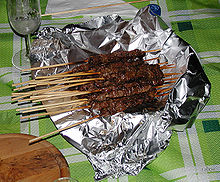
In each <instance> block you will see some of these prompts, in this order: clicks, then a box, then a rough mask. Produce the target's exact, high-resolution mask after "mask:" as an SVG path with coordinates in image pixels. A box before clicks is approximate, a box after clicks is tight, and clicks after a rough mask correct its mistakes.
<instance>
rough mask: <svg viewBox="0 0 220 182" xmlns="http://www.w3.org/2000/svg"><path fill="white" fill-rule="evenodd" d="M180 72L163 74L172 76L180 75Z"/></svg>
mask: <svg viewBox="0 0 220 182" xmlns="http://www.w3.org/2000/svg"><path fill="white" fill-rule="evenodd" d="M181 74H182V73H164V74H163V75H164V76H165V77H166V76H167V77H168V76H173V75H181Z"/></svg>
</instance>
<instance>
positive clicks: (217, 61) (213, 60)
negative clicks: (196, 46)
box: [201, 57, 220, 64]
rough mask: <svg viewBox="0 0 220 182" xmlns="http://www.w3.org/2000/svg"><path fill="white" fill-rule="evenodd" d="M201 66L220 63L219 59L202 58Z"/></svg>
mask: <svg viewBox="0 0 220 182" xmlns="http://www.w3.org/2000/svg"><path fill="white" fill-rule="evenodd" d="M201 63H202V64H209V63H220V57H211V58H204V59H203V58H202V59H201Z"/></svg>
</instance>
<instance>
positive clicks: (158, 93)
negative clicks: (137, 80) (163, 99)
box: [157, 88, 172, 94]
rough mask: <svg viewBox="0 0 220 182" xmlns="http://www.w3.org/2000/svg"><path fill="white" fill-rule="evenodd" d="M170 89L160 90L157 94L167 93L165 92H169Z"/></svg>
mask: <svg viewBox="0 0 220 182" xmlns="http://www.w3.org/2000/svg"><path fill="white" fill-rule="evenodd" d="M171 89H172V88H165V89H162V90H159V91H158V92H157V93H158V94H160V93H162V92H167V91H170V90H171Z"/></svg>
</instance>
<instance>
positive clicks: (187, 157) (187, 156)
mask: <svg viewBox="0 0 220 182" xmlns="http://www.w3.org/2000/svg"><path fill="white" fill-rule="evenodd" d="M178 139H179V144H180V150H181V154H182V157H183V162H184V170H183V171H184V173H185V175H186V179H187V181H188V182H195V181H197V176H196V168H195V166H194V163H193V159H192V155H191V153H190V149H189V143H188V140H187V136H186V132H185V131H184V132H178Z"/></svg>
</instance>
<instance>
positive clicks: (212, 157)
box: [0, 0, 220, 182]
mask: <svg viewBox="0 0 220 182" xmlns="http://www.w3.org/2000/svg"><path fill="white" fill-rule="evenodd" d="M131 1H133V0H124V1H123V0H81V1H72V0H40V6H41V14H42V15H44V14H47V16H42V21H41V26H40V30H41V29H43V28H44V27H49V26H53V27H57V28H63V27H64V26H66V25H67V24H72V23H74V24H77V23H80V22H85V21H88V20H90V19H92V18H95V17H98V16H104V15H111V14H113V13H114V14H118V15H119V16H121V17H122V18H123V19H126V20H129V19H132V18H133V17H134V16H135V15H136V13H137V11H138V10H139V9H140V8H142V7H145V6H148V5H149V4H157V5H159V6H160V8H161V15H160V17H161V18H162V19H163V20H164V22H165V23H166V24H167V25H168V26H169V27H170V28H171V29H172V30H173V31H174V33H175V34H177V35H178V36H179V37H181V38H182V39H183V40H185V41H186V42H187V43H188V44H190V45H191V46H192V48H193V49H194V50H195V51H196V53H197V54H198V56H199V58H200V62H201V65H202V67H203V69H204V71H205V73H206V75H207V77H208V79H209V81H210V82H211V96H210V100H209V101H208V103H207V104H206V106H205V107H204V108H203V110H202V111H201V112H200V113H199V114H198V116H197V118H196V120H195V122H194V124H193V125H192V126H191V127H189V128H186V129H185V130H184V131H173V133H172V137H171V139H170V142H169V145H168V147H167V148H166V149H165V150H164V151H163V152H162V153H160V154H159V155H158V157H157V158H156V159H155V160H153V161H152V162H151V163H149V164H148V165H147V166H146V167H144V169H143V170H141V172H140V173H139V174H137V175H135V176H130V175H124V176H121V177H119V178H118V179H114V178H106V179H103V180H101V181H103V182H116V181H118V182H127V181H128V182H145V181H147V182H166V181H178V182H209V181H210V182H211V181H212V182H214V181H215V182H217V181H220V123H219V121H220V91H219V90H220V0H209V1H207V0H196V1H195V0H152V1H145V2H136V3H130V4H120V5H117V6H108V7H99V8H96V9H91V8H90V9H86V8H89V7H96V6H101V5H109V4H115V3H122V2H131ZM74 9H82V10H81V11H72V12H71V10H74ZM61 11H62V12H63V11H70V12H68V13H61V14H59V13H58V14H55V13H56V12H61ZM24 47H25V43H24V39H23V38H22V37H20V36H19V35H17V34H16V33H14V32H13V31H12V29H11V27H10V25H9V23H8V18H7V10H6V0H1V1H0V134H8V133H22V134H29V135H34V136H41V135H44V134H46V133H49V132H52V131H54V130H56V129H57V128H56V127H55V125H54V124H53V122H52V121H51V119H50V118H49V117H44V118H40V117H39V118H37V119H36V118H35V120H31V121H28V122H25V121H23V120H22V119H21V115H19V114H17V113H18V112H17V111H16V109H17V108H19V107H20V106H19V104H18V103H11V94H12V90H13V86H12V84H13V83H19V82H21V81H27V80H29V79H30V75H24V74H22V73H21V72H20V71H19V70H17V69H16V68H15V67H14V66H13V65H12V58H13V55H14V54H15V53H16V52H18V51H19V50H20V49H22V48H24ZM47 141H48V142H50V143H51V144H52V145H54V146H55V147H56V148H57V149H58V150H59V151H60V152H61V153H62V155H63V156H64V157H65V159H66V161H67V163H68V165H69V170H70V175H71V177H73V178H74V179H77V180H78V181H79V182H91V181H94V174H95V172H94V169H93V167H92V165H91V163H90V162H89V161H88V159H87V156H86V155H84V154H83V153H81V152H80V151H79V150H77V149H76V148H75V147H74V146H73V145H71V144H70V143H69V142H67V141H66V140H65V139H64V138H63V137H62V136H61V135H55V136H53V137H50V138H47ZM1 148H4V146H1ZM0 150H1V149H0ZM0 159H1V156H0ZM0 165H1V162H0ZM0 171H1V167H0Z"/></svg>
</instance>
